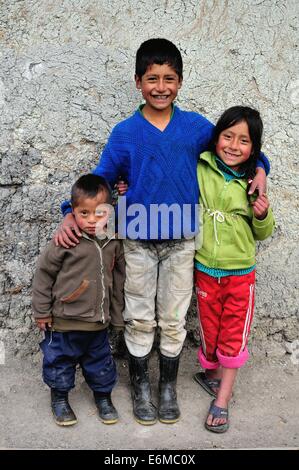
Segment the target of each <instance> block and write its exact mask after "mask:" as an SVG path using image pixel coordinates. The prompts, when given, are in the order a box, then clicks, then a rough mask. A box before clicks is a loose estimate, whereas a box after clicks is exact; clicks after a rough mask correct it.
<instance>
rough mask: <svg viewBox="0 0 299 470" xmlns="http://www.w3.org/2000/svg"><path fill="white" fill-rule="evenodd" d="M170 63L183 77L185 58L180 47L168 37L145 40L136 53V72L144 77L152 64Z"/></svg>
mask: <svg viewBox="0 0 299 470" xmlns="http://www.w3.org/2000/svg"><path fill="white" fill-rule="evenodd" d="M153 64H158V65H163V64H168V65H169V66H170V67H172V68H173V69H174V70H175V72H176V73H177V74H178V76H179V78H180V79H182V78H183V60H182V56H181V53H180V51H179V50H178V48H177V47H176V46H175V45H174V44H173V43H172V42H171V41H168V39H163V38H153V39H148V40H147V41H145V42H143V43H142V44H141V46H140V47H139V49H138V51H137V53H136V67H135V73H136V75H137V77H138V78H140V79H141V78H142V76H143V75H144V74H145V72H146V70H147V68H148V67H149V66H150V65H153Z"/></svg>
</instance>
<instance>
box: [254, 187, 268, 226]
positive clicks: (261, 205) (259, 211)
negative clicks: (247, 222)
mask: <svg viewBox="0 0 299 470" xmlns="http://www.w3.org/2000/svg"><path fill="white" fill-rule="evenodd" d="M269 206H270V204H269V201H268V197H267V194H265V193H264V194H262V195H260V196H259V197H258V198H257V199H256V200H255V201H254V202H253V203H252V208H253V213H254V215H255V217H256V218H257V219H259V220H263V219H264V218H265V217H266V215H267V213H268V209H269Z"/></svg>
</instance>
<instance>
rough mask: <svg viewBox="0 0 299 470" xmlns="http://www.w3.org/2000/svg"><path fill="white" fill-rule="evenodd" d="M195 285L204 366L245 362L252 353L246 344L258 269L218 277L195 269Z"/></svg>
mask: <svg viewBox="0 0 299 470" xmlns="http://www.w3.org/2000/svg"><path fill="white" fill-rule="evenodd" d="M195 287H196V296H197V307H198V318H199V327H200V336H201V344H202V346H201V348H200V350H199V352H198V359H199V362H200V364H201V366H202V367H203V368H204V369H217V368H218V367H219V365H221V366H223V367H228V368H239V367H241V366H243V365H244V364H245V362H246V361H247V359H248V357H249V354H248V350H247V347H246V346H247V342H248V335H249V332H250V326H251V323H252V318H253V309H254V287H255V271H252V272H251V273H249V274H245V275H243V276H226V277H221V278H215V277H212V276H209V275H208V274H205V273H203V272H200V271H198V270H195Z"/></svg>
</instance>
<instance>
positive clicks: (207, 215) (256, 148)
mask: <svg viewBox="0 0 299 470" xmlns="http://www.w3.org/2000/svg"><path fill="white" fill-rule="evenodd" d="M262 132H263V123H262V120H261V117H260V115H259V113H258V111H256V110H254V109H251V108H248V107H244V106H235V107H233V108H230V109H228V110H227V111H225V112H224V113H223V115H222V116H221V117H220V119H219V121H218V123H217V125H216V127H215V130H214V137H213V141H212V145H211V152H205V153H203V154H201V156H200V160H199V163H198V182H199V187H200V203H201V208H202V217H203V227H202V229H203V230H202V238H201V243H200V244H199V245H198V247H197V251H196V255H195V268H196V269H195V286H196V295H197V304H198V317H199V325H200V335H201V347H200V349H199V353H198V358H199V362H200V364H201V366H202V367H203V369H205V372H199V373H197V374H195V377H194V378H195V380H196V381H197V382H198V383H199V384H200V385H201V386H202V387H203V388H204V389H205V390H206V391H208V393H210V394H211V395H213V396H214V397H215V399H214V400H213V401H212V403H211V406H210V409H209V413H208V417H207V419H206V422H205V427H206V428H207V429H208V430H209V431H213V432H217V433H221V432H225V431H226V430H227V429H228V426H229V422H228V404H229V401H230V399H231V396H232V390H233V384H234V381H235V378H236V375H237V371H238V368H239V367H242V366H243V365H244V364H245V362H246V361H247V359H248V356H249V354H248V350H247V342H248V335H249V331H250V326H251V322H252V318H253V308H254V287H255V240H264V239H265V238H267V237H268V236H270V235H271V234H272V231H273V228H274V219H273V215H272V211H271V209H270V208H269V201H268V197H267V195H266V194H263V195H262V197H260V198H259V199H258V200H249V199H248V195H247V186H248V180H250V179H251V178H252V177H253V176H254V173H255V167H256V160H257V157H258V156H259V154H260V150H261V141H262Z"/></svg>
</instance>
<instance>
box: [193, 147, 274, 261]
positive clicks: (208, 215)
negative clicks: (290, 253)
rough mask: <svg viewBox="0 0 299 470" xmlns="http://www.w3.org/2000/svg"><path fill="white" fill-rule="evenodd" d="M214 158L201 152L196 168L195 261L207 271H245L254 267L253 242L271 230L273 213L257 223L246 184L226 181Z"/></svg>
mask: <svg viewBox="0 0 299 470" xmlns="http://www.w3.org/2000/svg"><path fill="white" fill-rule="evenodd" d="M215 158H216V157H215V155H213V154H212V153H211V152H204V153H202V154H201V155H200V160H199V163H198V166H197V178H198V183H199V187H200V205H201V216H202V223H203V225H202V227H201V234H200V237H199V238H198V240H197V248H196V254H195V259H196V260H197V261H199V262H200V263H202V264H203V265H205V266H207V267H209V268H218V269H229V270H230V269H245V268H249V267H251V266H253V265H254V264H255V240H265V239H266V238H267V237H269V236H270V235H271V234H272V232H273V229H274V217H273V213H272V210H271V209H269V210H268V214H267V216H266V217H265V219H263V220H259V219H257V218H256V217H255V216H254V214H253V210H252V207H251V206H250V204H249V201H248V199H247V193H246V191H247V180H246V179H241V178H240V179H237V178H236V179H233V180H231V181H225V178H224V176H223V174H222V173H221V171H220V170H219V169H218V167H217V163H216V160H215Z"/></svg>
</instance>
